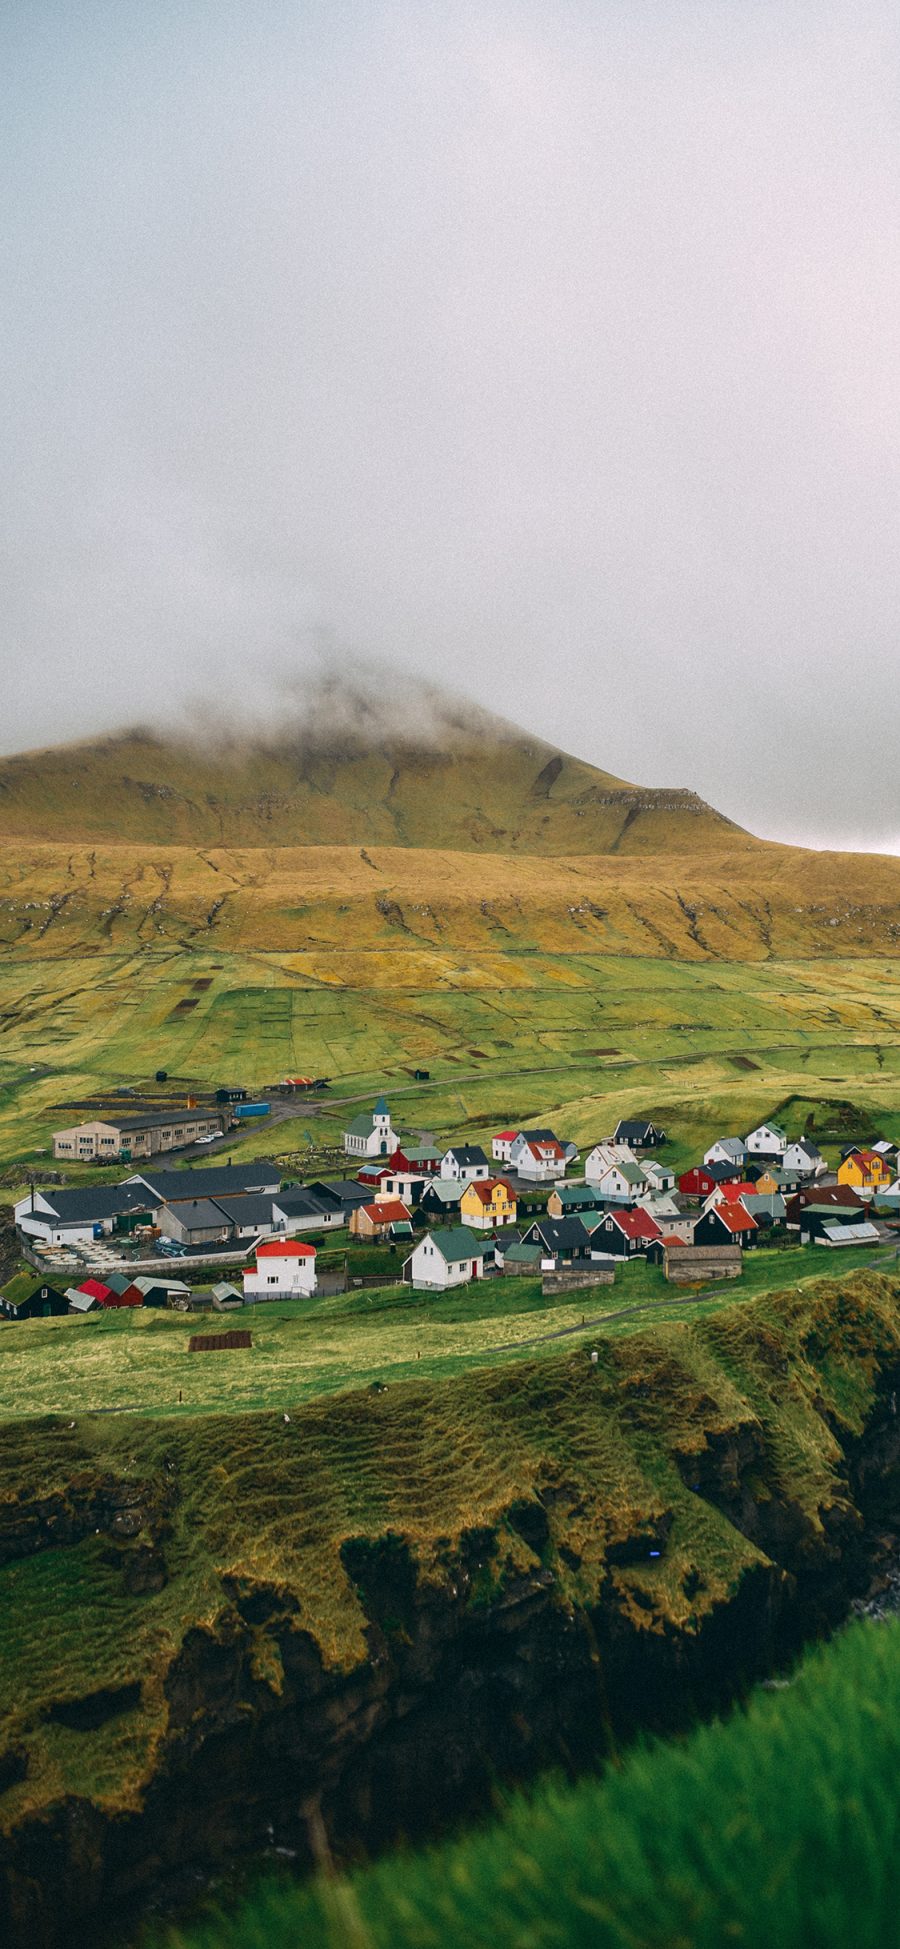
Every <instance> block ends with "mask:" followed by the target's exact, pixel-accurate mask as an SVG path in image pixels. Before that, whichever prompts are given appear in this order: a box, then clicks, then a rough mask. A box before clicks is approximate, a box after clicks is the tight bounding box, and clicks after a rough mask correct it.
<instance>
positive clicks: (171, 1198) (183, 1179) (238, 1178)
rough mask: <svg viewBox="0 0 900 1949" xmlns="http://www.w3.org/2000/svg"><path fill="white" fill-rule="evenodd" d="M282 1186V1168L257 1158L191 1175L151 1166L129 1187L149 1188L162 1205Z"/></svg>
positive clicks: (128, 1186) (266, 1158)
mask: <svg viewBox="0 0 900 1949" xmlns="http://www.w3.org/2000/svg"><path fill="white" fill-rule="evenodd" d="M280 1183H281V1166H280V1164H273V1162H272V1159H271V1158H270V1157H254V1159H253V1161H252V1163H249V1164H218V1165H212V1166H210V1167H209V1168H207V1169H201V1170H190V1171H157V1170H154V1168H153V1166H152V1165H148V1167H147V1169H146V1171H141V1172H137V1173H136V1174H135V1176H134V1177H131V1178H129V1179H128V1185H127V1187H123V1188H130V1189H131V1190H132V1191H134V1189H135V1186H136V1185H138V1184H144V1185H146V1186H147V1187H148V1188H149V1190H150V1191H152V1192H153V1193H154V1195H155V1196H156V1198H157V1200H158V1202H159V1203H160V1204H162V1205H170V1204H173V1203H174V1204H177V1203H179V1202H180V1201H181V1200H182V1199H183V1198H218V1197H220V1196H221V1197H227V1196H229V1195H231V1196H233V1195H234V1193H235V1192H238V1193H243V1192H245V1191H269V1190H272V1191H277V1190H278V1186H279V1185H280Z"/></svg>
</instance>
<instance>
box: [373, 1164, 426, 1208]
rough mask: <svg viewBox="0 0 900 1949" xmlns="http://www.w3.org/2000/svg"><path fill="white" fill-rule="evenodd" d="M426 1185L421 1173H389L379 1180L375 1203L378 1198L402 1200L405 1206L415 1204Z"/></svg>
mask: <svg viewBox="0 0 900 1949" xmlns="http://www.w3.org/2000/svg"><path fill="white" fill-rule="evenodd" d="M427 1183H428V1179H427V1178H426V1177H423V1175H422V1172H421V1171H389V1172H388V1173H387V1174H386V1176H385V1177H383V1178H379V1181H378V1186H377V1189H376V1191H375V1194H374V1196H375V1200H376V1203H377V1201H378V1199H379V1198H402V1199H403V1203H404V1204H405V1205H409V1204H415V1203H416V1201H417V1200H418V1198H419V1196H420V1194H421V1192H423V1191H424V1189H425V1186H426V1184H427Z"/></svg>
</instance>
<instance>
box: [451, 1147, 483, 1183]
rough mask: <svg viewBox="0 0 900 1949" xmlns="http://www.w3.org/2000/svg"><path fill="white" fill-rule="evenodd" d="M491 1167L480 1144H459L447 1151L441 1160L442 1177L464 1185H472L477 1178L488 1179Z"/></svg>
mask: <svg viewBox="0 0 900 1949" xmlns="http://www.w3.org/2000/svg"><path fill="white" fill-rule="evenodd" d="M490 1175H491V1167H490V1164H489V1163H488V1160H487V1158H486V1157H485V1154H484V1151H483V1150H482V1148H481V1145H480V1144H457V1145H456V1146H455V1147H454V1148H453V1149H451V1150H445V1152H444V1155H443V1157H442V1158H441V1177H442V1178H450V1179H456V1180H458V1181H459V1182H460V1183H462V1184H472V1183H474V1181H475V1179H476V1178H487V1177H490Z"/></svg>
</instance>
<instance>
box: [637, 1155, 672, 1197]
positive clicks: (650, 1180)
mask: <svg viewBox="0 0 900 1949" xmlns="http://www.w3.org/2000/svg"><path fill="white" fill-rule="evenodd" d="M640 1169H641V1170H642V1171H643V1174H644V1183H645V1184H646V1186H647V1190H648V1191H649V1192H657V1191H674V1189H675V1172H674V1171H673V1170H672V1168H671V1165H669V1164H661V1163H660V1160H659V1158H658V1157H642V1158H641V1163H640Z"/></svg>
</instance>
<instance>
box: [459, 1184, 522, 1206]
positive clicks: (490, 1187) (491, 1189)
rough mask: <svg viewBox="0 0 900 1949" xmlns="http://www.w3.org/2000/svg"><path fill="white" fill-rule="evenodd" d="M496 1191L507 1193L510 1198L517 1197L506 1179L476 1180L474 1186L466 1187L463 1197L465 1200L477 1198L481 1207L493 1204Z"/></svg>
mask: <svg viewBox="0 0 900 1949" xmlns="http://www.w3.org/2000/svg"><path fill="white" fill-rule="evenodd" d="M495 1191H505V1192H506V1195H507V1197H508V1198H515V1195H516V1194H515V1192H514V1191H513V1189H512V1186H511V1185H509V1184H507V1182H506V1179H505V1178H476V1180H475V1182H474V1183H473V1184H467V1185H466V1188H465V1191H464V1192H463V1194H462V1195H463V1197H464V1198H477V1199H478V1202H479V1204H481V1205H489V1204H492V1203H493V1198H494V1193H495Z"/></svg>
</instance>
